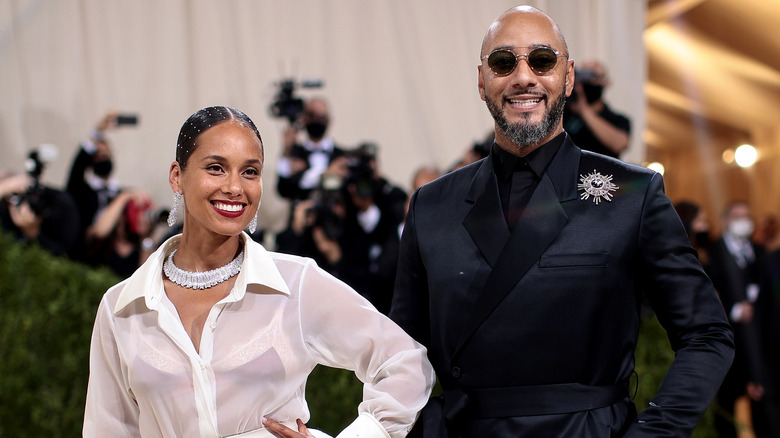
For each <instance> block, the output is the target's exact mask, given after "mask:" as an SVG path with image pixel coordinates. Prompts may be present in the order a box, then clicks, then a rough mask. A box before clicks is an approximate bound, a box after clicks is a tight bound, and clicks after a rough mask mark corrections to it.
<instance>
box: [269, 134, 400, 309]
mask: <svg viewBox="0 0 780 438" xmlns="http://www.w3.org/2000/svg"><path fill="white" fill-rule="evenodd" d="M333 169H336V170H335V171H334V170H333ZM406 200H407V194H406V192H405V191H404V190H402V189H401V188H399V187H397V186H395V185H394V184H392V183H391V182H390V181H388V180H387V179H385V178H384V177H383V176H382V175H381V173H380V172H379V169H378V164H377V146H376V145H374V144H372V143H364V144H362V145H360V146H358V147H357V148H355V149H352V150H349V151H345V152H344V155H343V156H341V157H339V158H337V159H336V160H335V161H334V165H333V166H331V167H330V168H329V169H328V170H326V171H325V172H323V174H322V176H321V178H320V184H319V185H318V186H317V188H316V189H315V190H313V191H312V192H311V193H310V195H309V198H308V199H306V200H302V201H300V202H298V203H296V206H295V207H294V208H293V211H292V216H291V220H290V225H289V226H288V228H287V229H285V230H284V231H282V232H281V233H279V234H278V235H277V238H276V245H277V250H278V251H280V252H285V253H289V254H295V255H300V256H305V257H311V258H313V259H314V260H316V261H317V263H318V264H319V265H320V266H321V267H323V268H324V269H326V270H327V271H328V272H330V273H331V274H333V275H334V276H336V277H337V278H339V279H340V280H342V281H344V282H346V283H347V284H349V285H350V286H352V287H353V288H354V289H355V290H357V291H358V292H359V293H360V294H361V295H363V296H364V297H365V298H366V299H368V300H369V301H370V302H371V303H372V304H373V305H374V306H375V307H376V308H377V310H379V311H380V312H382V313H387V312H388V311H389V309H390V301H391V299H392V293H393V286H394V282H395V273H396V264H397V257H398V254H397V247H398V241H399V236H398V226H399V225H400V224H401V222H402V221H403V216H404V209H405V206H406Z"/></svg>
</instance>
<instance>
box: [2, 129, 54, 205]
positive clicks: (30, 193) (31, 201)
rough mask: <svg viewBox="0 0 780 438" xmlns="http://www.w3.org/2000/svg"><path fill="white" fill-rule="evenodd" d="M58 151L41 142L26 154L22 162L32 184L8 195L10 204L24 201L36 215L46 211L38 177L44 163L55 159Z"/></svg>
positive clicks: (42, 189) (52, 146)
mask: <svg viewBox="0 0 780 438" xmlns="http://www.w3.org/2000/svg"><path fill="white" fill-rule="evenodd" d="M58 155H59V152H58V150H57V147H56V146H54V145H52V144H42V145H40V146H39V147H38V149H35V150H33V151H30V153H29V154H28V155H27V159H26V160H25V162H24V166H25V170H26V171H27V174H28V175H30V177H31V178H32V184H30V186H29V187H27V190H25V191H24V193H17V194H13V195H11V196H9V197H8V203H9V204H11V205H16V206H18V205H20V204H22V203H24V202H26V203H27V204H28V205H29V206H30V209H31V210H32V211H33V213H35V215H36V216H38V217H42V216H43V215H44V214H45V213H46V208H47V203H46V200H45V196H44V187H43V185H41V183H40V177H41V174H42V173H43V170H44V168H45V167H46V164H48V163H51V162H53V161H55V160H56V159H57V156H58Z"/></svg>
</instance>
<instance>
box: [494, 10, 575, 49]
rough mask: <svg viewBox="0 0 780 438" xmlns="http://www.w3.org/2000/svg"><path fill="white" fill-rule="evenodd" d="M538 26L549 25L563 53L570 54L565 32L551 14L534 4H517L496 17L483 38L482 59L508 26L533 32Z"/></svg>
mask: <svg viewBox="0 0 780 438" xmlns="http://www.w3.org/2000/svg"><path fill="white" fill-rule="evenodd" d="M537 27H542V28H544V27H547V28H548V30H549V31H550V32H551V33H552V36H553V38H554V40H555V42H556V43H557V45H558V46H559V47H562V48H563V50H564V51H563V53H566V54H567V55H568V53H569V47H568V46H567V44H566V39H565V38H564V37H563V32H561V29H560V28H559V27H558V25H557V24H555V22H554V21H553V20H552V18H550V16H549V15H547V14H545V13H544V12H542V11H541V10H539V9H536V8H534V7H533V6H515V7H514V8H512V9H509V10H507V11H506V12H504V13H503V14H501V15H500V16H499V17H498V18H496V19H495V21H493V23H492V24H491V25H490V27H489V28H488V30H487V32H486V33H485V37H484V38H483V39H482V50H481V51H480V55H479V56H480V59H481V58H482V57H483V56H485V55H487V54H488V53H489V52H490V51H491V50H492V48H493V46H494V45H495V44H494V43H495V40H496V38H497V37H498V36H500V35H501V34H503V33H505V32H506V30H507V28H515V29H517V30H520V31H526V32H529V33H531V32H535V29H537Z"/></svg>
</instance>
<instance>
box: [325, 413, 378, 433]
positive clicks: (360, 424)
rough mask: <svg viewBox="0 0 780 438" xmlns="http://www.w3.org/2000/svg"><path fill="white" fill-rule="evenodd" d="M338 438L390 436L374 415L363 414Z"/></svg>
mask: <svg viewBox="0 0 780 438" xmlns="http://www.w3.org/2000/svg"><path fill="white" fill-rule="evenodd" d="M336 438H390V434H388V433H387V431H386V430H385V428H384V427H382V424H380V423H379V420H377V419H376V418H374V416H373V415H371V414H369V413H367V412H362V413H361V414H360V415H358V417H357V418H355V421H353V422H352V424H350V425H349V426H347V427H346V429H344V430H342V431H341V433H340V434H338V435H337V436H336Z"/></svg>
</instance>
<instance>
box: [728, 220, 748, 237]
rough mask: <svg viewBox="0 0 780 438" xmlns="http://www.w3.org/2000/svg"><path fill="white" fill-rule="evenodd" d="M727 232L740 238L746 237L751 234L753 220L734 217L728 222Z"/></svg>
mask: <svg viewBox="0 0 780 438" xmlns="http://www.w3.org/2000/svg"><path fill="white" fill-rule="evenodd" d="M729 233H730V234H731V235H732V236H734V237H738V238H740V239H747V238H748V237H750V235H751V234H753V221H752V220H750V219H747V218H743V219H734V220H733V221H731V223H730V224H729Z"/></svg>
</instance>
